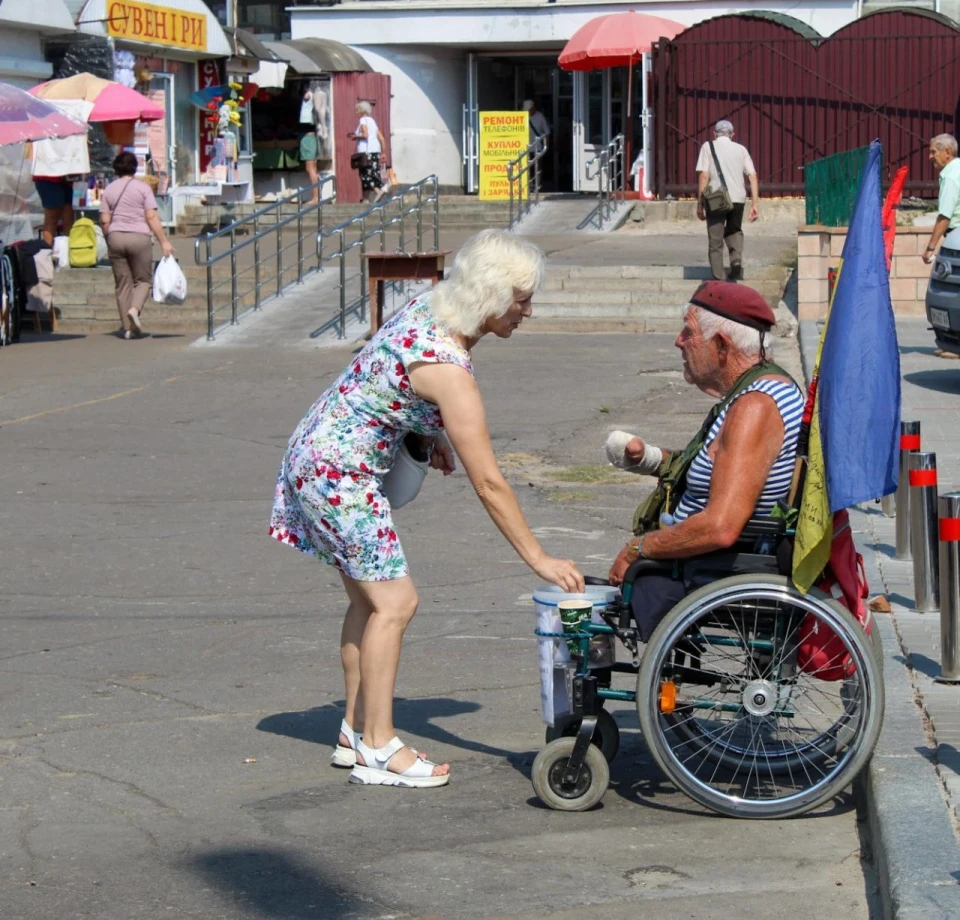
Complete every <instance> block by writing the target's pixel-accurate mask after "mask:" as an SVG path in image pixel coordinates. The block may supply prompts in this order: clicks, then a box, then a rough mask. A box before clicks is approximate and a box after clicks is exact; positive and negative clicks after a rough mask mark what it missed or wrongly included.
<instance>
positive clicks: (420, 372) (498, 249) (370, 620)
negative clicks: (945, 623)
mask: <svg viewBox="0 0 960 920" xmlns="http://www.w3.org/2000/svg"><path fill="white" fill-rule="evenodd" d="M544 261H545V260H544V255H543V253H542V252H541V251H540V250H539V249H538V248H537V247H536V246H534V245H533V244H532V243H529V242H526V241H524V240H520V239H518V238H517V237H515V236H513V235H512V234H509V233H507V232H504V231H501V230H484V231H482V232H481V233H479V234H477V235H476V236H474V237H472V238H471V239H470V240H468V241H467V242H466V243H465V244H464V246H463V248H462V249H461V250H460V252H459V253H458V255H457V258H456V260H455V262H454V268H453V272H452V275H451V277H450V278H449V279H448V280H446V281H443V282H441V283H440V284H439V285H438V286H437V287H436V288H435V289H434V290H433V291H431V292H428V293H426V294H423V295H421V296H420V297H418V298H416V299H414V300H413V301H411V302H410V303H409V304H407V306H406V307H404V308H403V309H402V310H401V311H400V312H399V313H398V314H397V315H396V316H394V317H393V318H392V319H391V320H390V321H389V322H387V323H386V324H385V325H384V326H383V327H382V328H381V329H380V330H379V331H378V332H377V334H376V335H375V336H374V337H373V338H372V339H371V340H370V342H369V343H367V345H366V346H365V347H364V349H363V350H362V351H361V352H360V353H359V355H357V356H356V357H355V358H354V359H353V360H352V361H351V362H350V365H349V366H348V367H347V368H346V370H344V371H343V373H342V374H341V375H340V376H339V378H338V379H337V380H336V381H334V383H333V384H332V385H331V386H330V388H329V389H328V390H326V392H324V393H323V394H322V395H321V396H320V398H319V399H318V400H317V401H316V402H315V403H314V404H313V406H312V407H311V408H310V410H309V411H308V412H307V414H306V416H304V418H303V420H302V421H301V422H300V424H299V425H298V426H297V429H296V430H295V431H294V433H293V436H292V437H291V439H290V442H289V445H288V447H287V451H286V454H285V456H284V458H283V462H282V464H281V466H280V474H279V477H278V480H277V487H276V493H275V503H274V507H273V514H272V516H271V520H270V535H271V536H272V537H273V538H274V539H276V540H279V541H280V542H281V543H285V544H287V545H289V546H294V547H296V548H297V549H299V550H301V551H302V552H304V553H307V554H309V555H312V556H315V557H316V558H318V559H320V560H321V561H323V562H326V563H329V564H331V565H334V566H336V568H337V569H338V570H339V572H340V577H341V578H342V580H343V585H344V588H345V590H346V593H347V598H348V602H349V604H348V607H347V613H346V617H345V618H344V622H343V629H342V632H341V640H340V652H341V661H342V664H343V671H344V683H345V689H346V712H345V718H344V720H343V723H342V725H341V732H340V737H339V739H338V740H337V746H336V749H335V750H334V754H333V763H334V764H335V765H336V766H352V767H353V772H352V773H351V775H350V780H351V782H355V783H364V784H370V785H386V786H418V787H431V786H440V785H444V784H446V783H447V782H449V776H450V768H449V765H448V764H440V765H438V764H434V763H431V762H430V761H428V760H426V759H425V758H424V757H423V756H421V755H420V754H418V753H417V752H416V751H414V750H412V749H411V748H408V747H405V746H404V744H403V743H402V742H401V741H400V740H399V739H398V738H397V737H396V732H395V729H394V726H393V693H394V685H395V683H396V676H397V668H398V665H399V661H400V646H401V642H402V639H403V634H404V630H405V629H406V627H407V625H408V624H409V623H410V620H411V619H412V618H413V615H414V614H415V613H416V611H417V605H418V602H419V599H418V597H417V591H416V588H415V587H414V583H413V580H412V579H411V577H410V573H409V569H408V567H407V561H406V558H405V556H404V552H403V549H402V547H401V544H400V540H399V537H398V535H397V532H396V530H395V528H394V522H393V515H392V508H391V501H390V498H389V497H388V494H387V492H386V491H385V489H384V482H383V480H384V477H385V476H386V474H387V473H388V472H390V470H391V468H392V467H393V466H394V464H395V462H397V460H398V457H401V456H402V454H401V452H400V451H401V445H402V444H403V443H404V441H405V440H406V438H407V436H408V435H410V434H413V435H416V436H417V440H418V441H419V445H418V448H419V450H420V451H422V453H423V455H424V456H429V457H430V465H431V466H432V467H433V468H434V469H437V470H440V471H441V472H442V473H443V474H444V475H449V474H450V473H452V472H453V471H454V469H455V461H454V453H453V451H454V450H456V453H457V456H459V458H460V460H461V462H462V463H463V465H464V468H465V470H466V473H467V476H468V477H469V479H470V482H471V484H472V485H473V487H474V489H475V490H476V493H477V496H478V497H479V498H480V501H481V502H482V504H483V506H484V508H485V509H486V511H487V513H488V514H489V515H490V517H491V518H492V519H493V521H494V523H495V524H496V525H497V527H498V528H499V529H500V531H501V532H502V533H503V535H504V537H506V539H507V540H508V542H509V543H510V544H511V545H512V546H513V548H514V549H515V550H516V552H517V554H518V555H519V556H520V558H521V559H523V561H524V562H525V563H527V565H529V566H530V568H531V569H533V571H534V572H536V573H537V575H539V576H540V577H541V578H543V579H545V580H547V581H549V582H552V583H554V584H557V585H559V586H561V587H562V588H563V589H564V590H565V591H582V590H583V586H584V582H583V577H582V576H581V574H580V572H579V571H578V570H577V567H576V566H575V565H574V563H573V562H571V561H569V560H564V559H555V558H552V557H551V556H548V555H547V554H546V553H545V552H544V551H543V549H542V548H541V547H540V545H539V544H538V543H537V540H536V538H535V537H534V536H533V534H532V533H531V531H530V528H529V527H528V526H527V523H526V521H525V519H524V517H523V513H522V512H521V510H520V506H519V504H518V502H517V497H516V495H515V494H514V492H513V490H512V489H511V488H510V486H509V485H508V484H507V482H506V480H505V479H504V477H503V475H502V474H501V472H500V470H499V467H498V466H497V461H496V457H495V456H494V453H493V448H492V447H491V444H490V435H489V433H488V430H487V424H486V417H485V413H484V408H483V401H482V399H481V396H480V391H479V389H478V388H477V385H476V382H475V380H474V377H473V365H472V363H471V358H470V350H471V349H472V348H473V346H474V345H475V344H476V343H477V342H478V341H479V340H480V339H481V338H482V337H483V336H485V335H487V334H493V335H494V336H496V337H497V338H501V339H508V338H510V336H511V335H512V334H513V331H514V330H515V329H516V328H518V327H519V326H520V324H521V322H522V321H523V319H524V317H527V316H530V314H531V312H532V311H531V307H530V300H531V298H532V296H533V294H534V292H535V291H536V290H537V288H538V287H539V286H540V283H541V280H542V278H543V273H544Z"/></svg>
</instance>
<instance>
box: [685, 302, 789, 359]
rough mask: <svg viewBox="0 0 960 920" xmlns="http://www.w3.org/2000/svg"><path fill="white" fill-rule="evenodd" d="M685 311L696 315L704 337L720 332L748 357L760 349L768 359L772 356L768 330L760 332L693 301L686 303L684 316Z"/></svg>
mask: <svg viewBox="0 0 960 920" xmlns="http://www.w3.org/2000/svg"><path fill="white" fill-rule="evenodd" d="M687 313H693V315H694V316H695V317H696V319H697V325H698V326H699V327H700V334H701V335H702V336H703V337H704V338H705V339H712V338H713V337H714V336H715V335H717V333H720V332H722V333H723V334H724V336H726V338H727V341H729V342H730V344H731V345H732V346H733V347H734V348H735V349H736V350H737V351H739V352H740V353H741V354H742V355H745V356H746V357H748V358H753V357H756V356H759V354H760V352H761V350H762V351H763V353H764V355H765V356H766V358H767V360H768V361H769V360H770V359H771V358H772V357H773V336H771V335H770V333H769V332H761V331H760V330H759V329H753V328H752V327H750V326H745V325H744V324H743V323H738V322H735V321H734V320H732V319H728V318H727V317H725V316H719V315H718V314H716V313H712V312H711V311H710V310H704V309H703V307H699V306H697V305H696V304H694V303H688V304H687V305H686V307H685V308H684V311H683V315H684V316H686V315H687Z"/></svg>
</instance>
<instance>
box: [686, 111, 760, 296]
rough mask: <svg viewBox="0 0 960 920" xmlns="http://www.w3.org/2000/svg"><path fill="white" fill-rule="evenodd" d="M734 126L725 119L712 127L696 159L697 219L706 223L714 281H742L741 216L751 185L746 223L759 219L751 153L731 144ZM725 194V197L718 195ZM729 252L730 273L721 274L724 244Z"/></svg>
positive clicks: (755, 179)
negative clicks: (710, 136) (724, 192)
mask: <svg viewBox="0 0 960 920" xmlns="http://www.w3.org/2000/svg"><path fill="white" fill-rule="evenodd" d="M733 137H734V132H733V124H732V123H731V122H729V121H726V120H725V119H722V120H721V121H718V122H717V123H716V125H714V127H713V140H712V141H707V143H705V144H704V145H703V146H702V147H701V148H700V155H699V156H698V157H697V179H698V187H699V190H698V196H699V197H698V199H697V217H698V218H700V220H706V222H707V239H708V246H707V251H708V255H709V258H710V270H711V271H712V272H713V277H714V278H716V279H717V281H724V280H727V281H739V280H741V279H742V278H743V229H742V227H743V212H744V210H745V209H746V201H747V190H746V183H745V182H744V177H746V179H748V180H749V182H750V211H749V212H748V215H747V219H748V220H749V221H751V222H752V221H755V220H756V219H757V218H758V217H759V216H760V184H759V182H758V180H757V170H756V167H755V166H754V165H753V160H752V159H751V158H750V153H749V152H748V150H747V148H746V147H744V146H743V144H737V143H735V142H734V140H733ZM723 191H726V193H727V194H726V196H724V195H722V194H720V193H721V192H723ZM724 243H726V244H727V249H728V250H729V251H730V271H729V272H728V273H726V274H725V273H724V270H723V244H724Z"/></svg>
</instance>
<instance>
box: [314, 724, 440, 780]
mask: <svg viewBox="0 0 960 920" xmlns="http://www.w3.org/2000/svg"><path fill="white" fill-rule="evenodd" d="M340 734H342V735H343V736H344V737H345V738H346V739H347V741H348V742H349V743H348V744H341V743H340V739H339V738H337V746H336V747H335V748H334V749H333V753H332V754H331V755H330V764H331V765H332V766H334V767H344V768H346V769H350V770H352V769H353V768H354V767H355V766H356V765H357V743H358V742H359V741H360V739H361V738H362V737H363V732H355V731H354V730H353V729H352V728H351V727H350V726H349V725H348V724H347V720H346V719H344V720H343V721H342V722H341V723H340ZM410 750H411V751H413V753H414V754H416V755H417V757H419V756H420V753H421V752H420V751H418V750H417V749H416V748H415V747H412V746H411V748H410Z"/></svg>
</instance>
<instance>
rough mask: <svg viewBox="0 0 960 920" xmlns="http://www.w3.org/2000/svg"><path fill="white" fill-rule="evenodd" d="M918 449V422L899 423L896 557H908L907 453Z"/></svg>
mask: <svg viewBox="0 0 960 920" xmlns="http://www.w3.org/2000/svg"><path fill="white" fill-rule="evenodd" d="M915 450H920V423H919V422H901V423H900V479H899V482H898V484H897V555H896V558H897V559H909V558H910V484H909V482H908V481H907V480H908V476H907V454H908V453H909V452H910V451H915Z"/></svg>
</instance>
